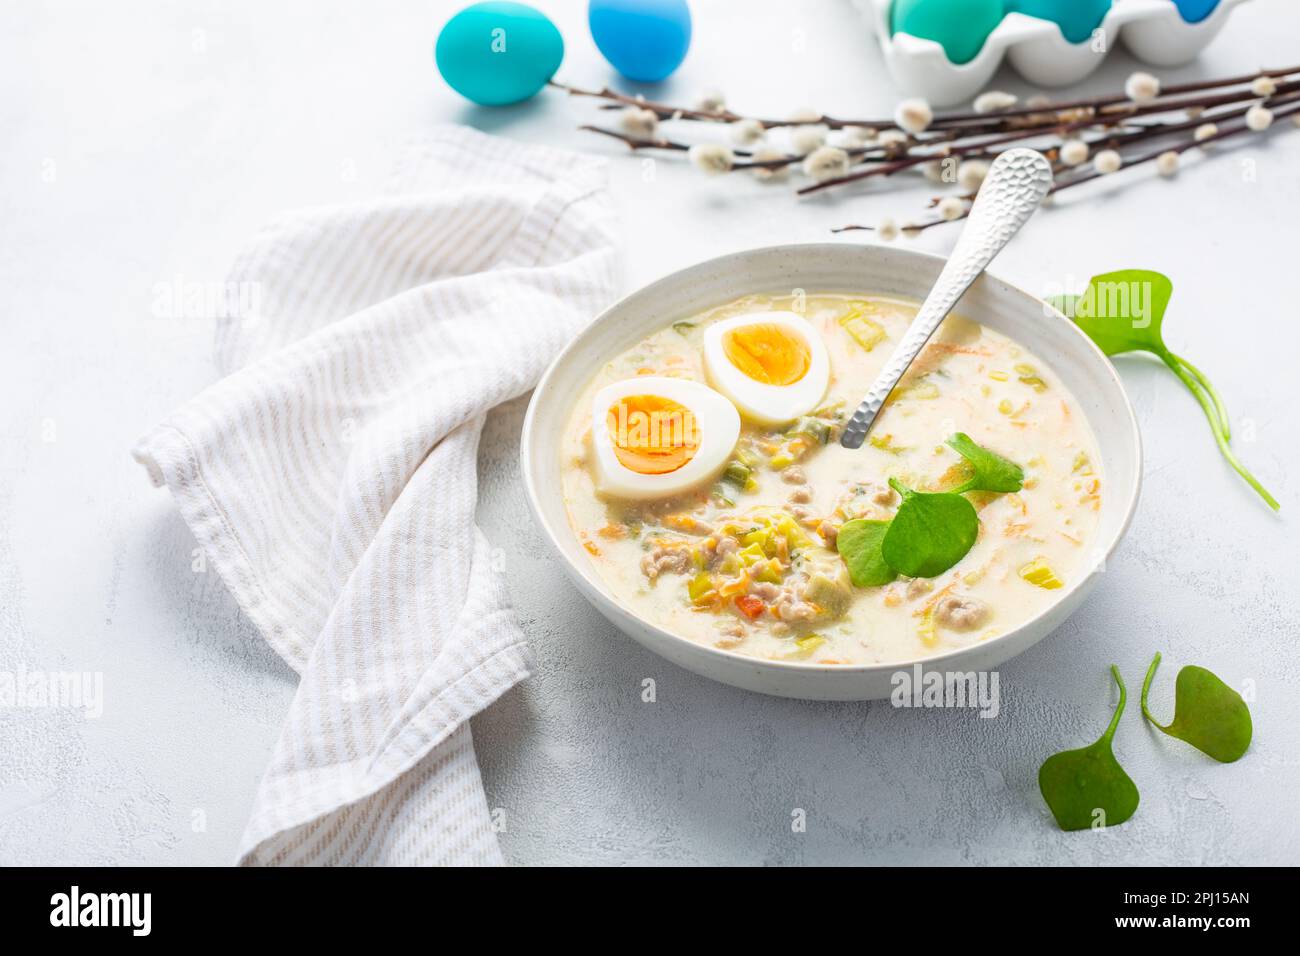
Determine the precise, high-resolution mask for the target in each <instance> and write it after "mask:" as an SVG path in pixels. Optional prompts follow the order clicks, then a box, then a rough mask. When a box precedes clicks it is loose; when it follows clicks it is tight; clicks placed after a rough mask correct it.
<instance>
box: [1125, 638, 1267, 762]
mask: <svg viewBox="0 0 1300 956" xmlns="http://www.w3.org/2000/svg"><path fill="white" fill-rule="evenodd" d="M1159 666H1160V655H1159V654H1156V656H1155V658H1154V659H1153V660H1152V661H1151V666H1150V667H1149V668H1147V677H1146V680H1145V681H1143V682H1142V713H1143V714H1144V715H1145V716H1146V719H1147V720H1149V721H1151V724H1152V725H1153V726H1154V727H1156V728H1157V729H1158V730H1161V731H1163V732H1164V733H1166V734H1168V735H1169V736H1170V737H1177V738H1178V739H1179V740H1185V741H1187V742H1188V743H1189V744H1191V745H1192V746H1193V747H1195V748H1196V749H1197V750H1199V751H1201V752H1202V753H1206V754H1209V755H1210V756H1211V757H1213V758H1214V759H1215V760H1218V761H1220V762H1221V763H1232V762H1233V761H1234V760H1239V759H1241V755H1242V754H1244V753H1245V752H1246V748H1247V747H1249V746H1250V738H1251V734H1252V733H1253V727H1252V725H1251V721H1250V708H1248V707H1247V706H1246V702H1245V701H1244V700H1242V699H1241V695H1240V694H1238V693H1237V692H1236V691H1235V690H1233V689H1232V688H1231V687H1229V686H1228V685H1227V684H1225V683H1224V682H1223V681H1221V680H1219V678H1218V677H1216V676H1215V675H1214V674H1213V673H1211V672H1210V671H1207V670H1206V669H1205V668H1204V667H1197V666H1195V665H1194V664H1189V665H1187V666H1186V667H1184V668H1183V669H1182V670H1180V671H1179V672H1178V679H1177V680H1176V681H1175V682H1174V719H1173V722H1172V723H1170V724H1169V725H1168V726H1164V727H1162V726H1161V725H1160V723H1159V722H1158V721H1157V720H1156V719H1155V718H1154V717H1152V716H1151V711H1150V710H1149V709H1148V708H1147V693H1148V692H1149V691H1150V690H1151V680H1152V678H1154V677H1155V676H1156V668H1157V667H1159Z"/></svg>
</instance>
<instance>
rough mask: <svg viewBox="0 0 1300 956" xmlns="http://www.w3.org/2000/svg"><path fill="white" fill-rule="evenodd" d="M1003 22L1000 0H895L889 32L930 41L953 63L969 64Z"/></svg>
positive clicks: (891, 8)
mask: <svg viewBox="0 0 1300 956" xmlns="http://www.w3.org/2000/svg"><path fill="white" fill-rule="evenodd" d="M1001 22H1002V0H894V4H893V6H891V7H890V8H889V32H890V33H891V34H894V33H910V34H911V35H912V36H914V37H922V38H923V39H926V40H933V41H935V42H936V43H938V44H939V45H940V46H942V47H943V52H944V53H945V54H947V57H948V59H949V60H951V61H952V62H953V63H969V62H970V61H971V60H973V59H975V57H976V56H977V55H978V54H979V52H980V50H981V49H982V48H983V47H984V41H985V40H987V39H988V38H989V34H990V33H992V32H993V30H994V29H995V28H996V27H997V25H998V24H999V23H1001Z"/></svg>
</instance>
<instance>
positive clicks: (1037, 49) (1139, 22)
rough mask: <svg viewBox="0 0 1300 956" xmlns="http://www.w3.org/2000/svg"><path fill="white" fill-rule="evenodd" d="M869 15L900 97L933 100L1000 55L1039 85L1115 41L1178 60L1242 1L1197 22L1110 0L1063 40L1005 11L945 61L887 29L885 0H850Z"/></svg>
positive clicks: (962, 89) (1085, 63)
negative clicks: (965, 51) (974, 44)
mask: <svg viewBox="0 0 1300 956" xmlns="http://www.w3.org/2000/svg"><path fill="white" fill-rule="evenodd" d="M853 2H854V3H855V4H856V5H857V7H858V8H859V9H860V10H862V12H863V15H864V16H867V17H870V18H871V21H872V23H873V24H874V25H875V28H876V35H877V37H878V38H879V40H880V47H881V49H882V50H883V51H884V54H885V63H886V64H887V65H888V67H889V72H890V73H891V74H893V77H894V81H895V82H896V83H897V84H898V86H899V88H900V89H902V91H903V92H904V93H906V94H907V95H908V96H920V97H924V98H925V99H926V100H928V101H929V102H930V103H932V104H933V105H935V106H951V105H952V104H954V103H960V102H962V101H964V100H969V99H971V98H972V97H974V96H976V95H977V94H978V93H979V92H980V91H981V90H982V89H984V87H985V85H986V84H987V83H988V81H989V80H990V79H992V77H993V74H994V73H996V72H997V69H998V67H999V66H1000V65H1001V64H1002V58H1003V56H1005V57H1006V58H1007V59H1008V60H1009V61H1010V62H1011V65H1012V66H1013V67H1014V68H1015V70H1016V72H1018V73H1019V74H1020V75H1021V76H1023V77H1024V78H1025V79H1026V80H1029V82H1031V83H1035V84H1037V85H1039V86H1066V85H1068V84H1070V83H1076V82H1078V81H1079V80H1081V79H1083V78H1084V77H1085V76H1087V75H1088V74H1089V73H1091V72H1092V71H1093V70H1095V69H1097V67H1098V66H1100V65H1101V61H1102V60H1104V59H1105V58H1106V53H1107V52H1109V51H1110V50H1111V49H1113V48H1114V46H1115V44H1116V43H1117V42H1118V41H1119V40H1121V39H1122V40H1123V41H1124V45H1125V46H1126V47H1128V49H1129V50H1130V51H1131V52H1132V53H1133V55H1134V56H1136V57H1137V58H1138V59H1139V60H1141V61H1143V62H1144V63H1150V64H1152V65H1154V66H1178V65H1180V64H1182V63H1186V62H1187V61H1188V60H1191V59H1192V58H1194V57H1195V56H1196V55H1197V54H1198V53H1200V52H1201V50H1203V49H1204V48H1205V47H1206V45H1207V44H1209V42H1210V41H1211V40H1213V39H1214V37H1215V36H1216V35H1217V34H1218V32H1219V30H1220V29H1222V27H1223V24H1224V23H1225V22H1226V21H1227V19H1228V17H1229V16H1230V15H1231V14H1232V11H1233V9H1234V8H1235V7H1236V6H1237V5H1238V4H1241V3H1245V2H1246V0H1219V3H1218V5H1217V6H1215V8H1214V9H1213V10H1211V11H1210V13H1209V15H1207V16H1206V17H1205V19H1204V20H1201V21H1200V22H1198V23H1188V22H1187V21H1186V20H1184V19H1183V16H1182V14H1181V13H1179V12H1178V7H1177V6H1175V4H1174V2H1173V0H1115V2H1114V4H1113V5H1112V6H1111V8H1110V10H1108V11H1107V12H1106V16H1105V17H1104V18H1103V19H1102V21H1101V24H1100V26H1099V27H1098V29H1099V30H1100V31H1102V33H1104V35H1105V43H1104V45H1103V47H1102V51H1101V52H1098V51H1097V50H1095V49H1094V48H1093V44H1094V41H1095V38H1096V34H1095V33H1094V36H1093V37H1090V38H1089V39H1087V40H1084V41H1083V42H1081V43H1071V42H1070V41H1069V40H1067V39H1066V38H1065V36H1064V35H1063V34H1062V33H1061V30H1060V27H1058V26H1057V25H1056V24H1055V23H1053V22H1051V21H1050V20H1040V19H1039V18H1037V17H1031V16H1026V15H1025V14H1023V13H1008V14H1007V15H1006V16H1005V17H1003V18H1002V22H1001V23H999V24H998V25H997V27H995V28H994V30H993V32H992V33H990V34H989V36H988V39H986V40H985V41H984V46H983V47H982V48H981V49H980V52H979V53H978V54H977V55H976V56H975V59H973V60H971V61H970V62H969V63H953V62H951V61H950V60H949V59H948V56H947V54H946V53H944V50H943V47H942V46H940V45H939V44H938V43H937V42H935V41H934V40H926V39H923V38H921V37H916V36H912V35H911V34H909V33H898V34H895V35H894V36H892V37H891V36H890V32H889V9H890V7H891V6H892V0H853Z"/></svg>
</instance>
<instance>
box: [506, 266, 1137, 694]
mask: <svg viewBox="0 0 1300 956" xmlns="http://www.w3.org/2000/svg"><path fill="white" fill-rule="evenodd" d="M846 246H848V247H849V248H854V249H858V250H861V251H864V252H869V253H870V252H887V253H888V254H890V255H897V256H902V257H904V258H914V259H920V260H925V261H928V262H929V263H931V264H932V265H934V266H936V267H937V268H938V269H941V268H942V267H943V264H944V263H946V262H947V261H948V260H947V258H946V257H945V256H941V255H937V254H935V253H931V252H922V251H919V250H913V249H899V248H890V247H882V246H879V245H877V244H874V243H864V244H861V245H850V244H847V243H839V242H790V243H778V244H776V245H769V246H755V247H753V248H750V249H741V250H738V251H736V252H730V253H726V254H724V255H721V256H715V257H713V258H711V259H702V260H699V261H698V262H693V263H691V264H690V265H686V266H683V267H681V268H678V269H674V270H673V271H671V272H669V273H666V274H664V275H662V276H660V277H659V278H657V279H653V280H651V281H650V282H648V283H646V284H644V285H642V286H639V287H637V288H635V289H633V290H631V291H629V292H627V293H626V294H625V295H622V296H620V297H619V298H618V299H617V300H616V301H615V302H613V303H611V304H610V305H609V306H607V307H606V308H604V309H603V310H601V312H600V313H599V314H598V315H597V316H596V317H595V318H593V319H592V320H591V321H590V322H589V323H587V324H586V325H585V326H583V328H582V329H581V330H580V331H579V332H578V333H577V334H576V335H574V337H573V338H572V339H571V340H570V341H569V343H568V344H567V345H565V346H564V348H563V349H561V350H560V352H559V354H558V355H556V356H555V358H554V359H552V360H551V362H550V364H549V365H548V366H547V367H546V371H545V372H543V373H542V377H541V378H540V379H539V380H538V382H537V385H536V386H535V387H534V389H533V394H532V396H531V397H530V398H529V400H528V411H527V412H526V414H525V415H524V423H523V429H522V433H521V436H520V443H519V464H520V472H521V475H522V477H523V481H524V491H525V498H526V499H527V501H528V507H529V510H530V511H531V512H532V516H533V520H534V522H535V523H536V524H537V525H538V526H539V527H540V528H541V529H542V531H543V532H544V534H545V536H546V538H547V539H548V544H549V545H550V547H551V549H552V551H554V552H555V553H557V554H558V556H559V558H560V560H561V561H563V562H564V566H565V568H566V570H567V572H568V575H569V578H570V579H571V580H572V581H574V582H575V583H576V584H577V585H578V587H579V590H580V591H582V592H583V593H584V594H585V595H586V596H587V598H588V600H591V599H592V597H593V596H596V597H598V598H599V599H600V600H603V601H604V602H605V604H606V605H607V606H608V607H609V608H611V609H612V610H614V611H616V612H617V614H618V617H619V618H620V619H623V620H628V621H629V622H634V623H636V624H638V625H640V626H642V627H644V628H646V629H648V630H649V631H650V632H652V633H653V634H654V635H655V636H656V637H657V638H661V639H666V640H669V641H673V642H679V643H681V644H684V645H686V646H687V647H686V649H687V650H689V651H690V652H691V653H699V652H703V653H704V655H705V656H706V657H717V658H719V659H724V660H730V661H732V662H733V663H739V664H744V665H746V666H751V667H757V668H759V669H762V670H770V671H775V672H777V673H819V674H834V675H840V676H843V675H880V674H893V673H896V672H898V671H900V670H908V669H911V668H913V667H914V666H916V665H920V666H921V667H922V669H925V670H929V669H941V668H939V667H938V665H940V664H942V663H943V662H945V661H948V660H951V659H953V658H959V657H964V656H967V655H969V653H970V651H971V649H972V647H975V646H978V647H991V646H994V645H995V644H998V643H1000V642H1005V641H1008V640H1010V639H1011V638H1013V637H1014V636H1015V635H1017V634H1019V633H1020V632H1022V631H1024V630H1025V629H1027V628H1029V627H1032V626H1033V625H1034V624H1035V623H1036V622H1038V621H1039V620H1041V619H1042V618H1043V617H1045V616H1046V615H1048V614H1050V613H1052V612H1053V611H1054V610H1055V609H1056V608H1058V607H1060V606H1061V605H1062V604H1064V603H1066V602H1067V601H1068V600H1069V599H1070V598H1071V596H1072V595H1074V594H1075V593H1076V592H1079V591H1084V590H1086V589H1089V588H1091V587H1092V586H1093V584H1094V583H1095V579H1096V576H1097V575H1098V574H1100V573H1101V572H1102V571H1103V570H1104V568H1105V566H1106V564H1107V563H1108V562H1109V561H1110V558H1111V556H1112V555H1113V554H1114V552H1115V549H1116V548H1117V547H1118V546H1119V543H1120V541H1122V540H1123V538H1124V535H1125V534H1127V533H1128V529H1129V526H1130V525H1131V524H1132V522H1133V515H1134V514H1135V512H1136V511H1137V504H1138V498H1139V496H1140V494H1141V490H1142V472H1143V460H1142V433H1141V431H1140V430H1139V428H1138V421H1137V415H1136V414H1135V413H1134V411H1133V403H1132V401H1131V400H1130V399H1129V396H1128V392H1127V391H1126V390H1125V389H1124V383H1123V380H1122V379H1121V378H1120V376H1119V371H1118V370H1117V369H1116V368H1115V365H1114V363H1112V362H1111V361H1110V359H1109V358H1107V357H1106V353H1104V352H1103V351H1102V350H1101V349H1100V348H1099V347H1098V346H1097V343H1095V342H1094V341H1093V340H1092V339H1090V338H1089V337H1088V336H1087V334H1086V333H1085V332H1084V331H1083V330H1082V329H1080V328H1079V326H1078V325H1077V324H1076V323H1074V322H1072V321H1070V319H1069V318H1068V317H1067V316H1066V315H1065V314H1064V313H1062V312H1061V311H1060V310H1059V309H1057V308H1056V307H1054V306H1052V305H1050V304H1049V303H1048V302H1046V301H1045V300H1044V299H1042V298H1040V297H1039V296H1036V295H1034V294H1033V293H1031V292H1028V291H1026V290H1025V289H1023V288H1021V287H1020V286H1018V285H1016V284H1015V283H1013V282H1008V281H1007V280H1005V279H1003V278H1001V277H1000V276H998V275H996V274H994V273H990V272H988V271H987V270H986V271H985V272H984V273H982V274H981V275H980V276H979V277H978V278H976V280H975V281H976V283H979V282H985V281H990V280H991V281H994V282H997V283H999V284H1001V285H1002V286H1004V287H1005V288H1006V289H1007V290H1009V291H1010V292H1011V293H1014V294H1016V295H1020V296H1023V297H1025V298H1026V299H1028V300H1030V302H1032V303H1034V304H1035V305H1037V306H1038V307H1039V308H1040V309H1042V310H1043V311H1044V314H1045V315H1049V316H1053V317H1055V318H1056V319H1059V320H1060V321H1061V322H1063V323H1065V325H1066V326H1068V327H1069V329H1070V330H1071V332H1072V334H1074V335H1076V336H1077V337H1078V338H1079V339H1080V340H1081V341H1082V343H1083V345H1084V350H1085V351H1090V352H1091V354H1092V356H1093V358H1094V359H1096V360H1097V362H1098V363H1100V367H1101V368H1104V369H1105V372H1106V375H1107V376H1108V377H1109V379H1110V381H1111V384H1113V385H1114V386H1115V390H1116V392H1117V393H1118V394H1119V396H1120V397H1121V399H1122V400H1123V415H1122V416H1121V417H1122V419H1123V421H1124V423H1125V425H1126V426H1127V428H1126V431H1127V435H1128V440H1129V442H1130V443H1131V447H1130V451H1131V453H1132V455H1133V475H1134V477H1133V483H1132V487H1131V488H1130V489H1129V492H1128V495H1127V500H1126V501H1125V502H1124V511H1123V516H1122V518H1121V519H1120V521H1119V524H1118V525H1117V526H1116V528H1115V531H1114V533H1113V534H1112V535H1111V537H1110V540H1108V541H1107V542H1106V546H1105V549H1104V550H1102V551H1100V552H1098V558H1097V560H1096V561H1095V562H1094V564H1093V565H1092V567H1091V568H1090V569H1089V571H1088V573H1087V574H1085V575H1083V576H1081V577H1080V578H1079V579H1078V580H1076V581H1074V582H1073V583H1071V584H1070V585H1069V586H1068V587H1066V588H1065V589H1063V590H1062V591H1061V592H1060V594H1059V595H1058V596H1057V599H1056V600H1055V601H1053V602H1052V603H1051V604H1048V605H1047V606H1046V607H1044V608H1043V609H1042V610H1041V611H1039V613H1038V614H1035V615H1034V616H1033V617H1031V618H1029V619H1028V620H1026V621H1022V622H1021V623H1020V624H1019V625H1018V626H1017V627H1014V628H1012V629H1010V630H1008V631H1005V632H1003V633H1001V634H999V635H997V636H996V637H993V638H991V639H989V640H987V641H983V642H981V643H980V644H978V645H971V646H968V647H957V648H953V649H952V650H948V651H944V652H943V653H941V654H932V655H927V656H925V657H914V658H909V659H907V660H901V661H889V662H883V663H871V664H817V663H810V662H805V661H782V660H771V659H768V658H763V657H754V656H752V655H749V654H741V653H739V652H737V651H732V650H726V649H724V648H720V647H713V646H711V645H708V644H701V643H700V642H698V641H693V640H691V639H690V638H689V637H685V636H683V635H681V634H676V633H674V632H673V631H670V630H667V629H666V628H664V627H662V626H661V625H659V624H657V623H655V622H654V621H650V620H647V619H646V618H643V617H641V616H640V615H639V614H636V613H635V612H634V611H632V610H630V609H628V608H626V607H624V606H623V604H622V603H621V602H620V601H618V599H617V598H616V597H615V596H614V595H613V594H611V593H610V592H609V591H608V589H607V588H606V587H605V585H604V583H603V582H602V581H600V580H599V579H598V578H597V576H596V575H594V574H590V575H589V574H587V573H585V572H584V569H582V568H579V567H577V566H576V564H575V563H574V562H573V561H572V560H571V559H570V558H569V556H568V554H567V553H566V552H565V550H564V548H563V547H561V546H560V542H559V538H558V534H557V531H556V529H555V528H553V527H552V526H551V524H550V522H548V521H547V519H546V515H545V512H544V511H543V509H542V505H541V501H540V500H539V498H538V492H537V486H536V481H535V476H534V475H533V472H532V469H531V467H530V464H529V462H530V461H531V460H532V457H533V456H532V447H533V428H534V422H535V419H536V416H537V408H538V406H539V404H540V403H541V402H543V401H545V396H546V394H547V392H548V389H549V387H550V385H551V380H552V378H553V377H554V376H555V374H556V372H557V370H558V369H559V368H560V366H561V365H562V364H564V362H565V360H566V359H567V358H568V357H569V356H570V354H571V353H573V352H575V351H578V350H579V349H581V348H583V347H584V344H585V340H586V338H587V336H588V335H589V333H590V332H591V331H592V330H593V329H594V328H596V327H597V326H598V325H599V324H601V323H602V322H605V321H607V320H608V319H609V317H610V316H611V315H613V314H615V313H617V312H618V311H620V310H621V309H623V308H624V307H625V305H626V303H627V302H628V300H630V299H631V298H633V297H634V296H640V295H644V294H646V293H649V292H651V291H653V290H654V289H655V288H657V287H659V286H663V285H670V284H674V283H676V282H679V281H681V278H682V277H683V275H684V274H685V273H688V272H691V271H692V270H695V269H704V268H709V267H717V266H725V265H726V264H727V263H728V262H732V261H735V260H741V259H747V258H750V257H753V256H758V255H763V254H768V255H779V254H782V253H785V252H790V251H796V250H797V251H802V252H816V251H821V250H824V251H827V252H830V251H831V250H834V251H835V254H840V253H842V252H843V251H844V249H845V248H846ZM570 530H571V529H570ZM1026 649H1027V648H1026ZM1016 653H1017V652H1013V653H1012V654H1011V655H1010V656H1015V654H1016Z"/></svg>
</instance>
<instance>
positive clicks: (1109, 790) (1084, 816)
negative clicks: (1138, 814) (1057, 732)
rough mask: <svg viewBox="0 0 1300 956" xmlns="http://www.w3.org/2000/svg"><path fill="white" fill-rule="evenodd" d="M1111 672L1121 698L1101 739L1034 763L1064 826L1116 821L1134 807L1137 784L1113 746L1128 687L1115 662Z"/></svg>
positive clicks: (1085, 826)
mask: <svg viewBox="0 0 1300 956" xmlns="http://www.w3.org/2000/svg"><path fill="white" fill-rule="evenodd" d="M1110 672H1111V674H1112V676H1114V678H1115V683H1116V684H1118V685H1119V704H1118V705H1117V706H1116V707H1115V714H1114V716H1112V717H1111V719H1110V725H1109V726H1108V727H1107V728H1106V732H1105V733H1104V734H1102V735H1101V739H1100V740H1098V741H1097V742H1096V743H1094V744H1091V745H1089V746H1087V747H1083V748H1081V749H1079V750H1066V751H1064V752H1062V753H1059V754H1053V755H1052V756H1050V757H1048V758H1047V759H1046V760H1045V761H1043V765H1042V766H1041V767H1040V768H1039V769H1038V789H1039V790H1040V791H1042V794H1043V799H1044V800H1046V801H1047V806H1048V808H1049V809H1050V810H1051V811H1052V816H1054V817H1056V823H1057V825H1058V826H1060V828H1061V829H1062V830H1086V829H1089V828H1090V827H1097V826H1115V825H1116V824H1120V823H1123V822H1124V821H1125V820H1127V819H1128V818H1129V817H1131V816H1133V814H1134V812H1135V811H1136V810H1137V807H1138V799H1139V797H1138V788H1137V785H1136V784H1135V783H1134V782H1133V780H1132V778H1130V777H1129V775H1128V774H1127V773H1125V772H1124V768H1123V767H1121V766H1120V765H1119V761H1118V760H1116V759H1115V752H1114V750H1113V749H1112V748H1111V742H1112V741H1113V740H1114V739H1115V728H1117V727H1118V726H1119V718H1120V715H1121V714H1123V713H1124V704H1125V702H1126V701H1127V700H1128V693H1127V691H1126V690H1125V688H1124V680H1123V679H1122V678H1121V677H1120V676H1119V668H1117V667H1115V665H1114V664H1112V665H1111V668H1110Z"/></svg>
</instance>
